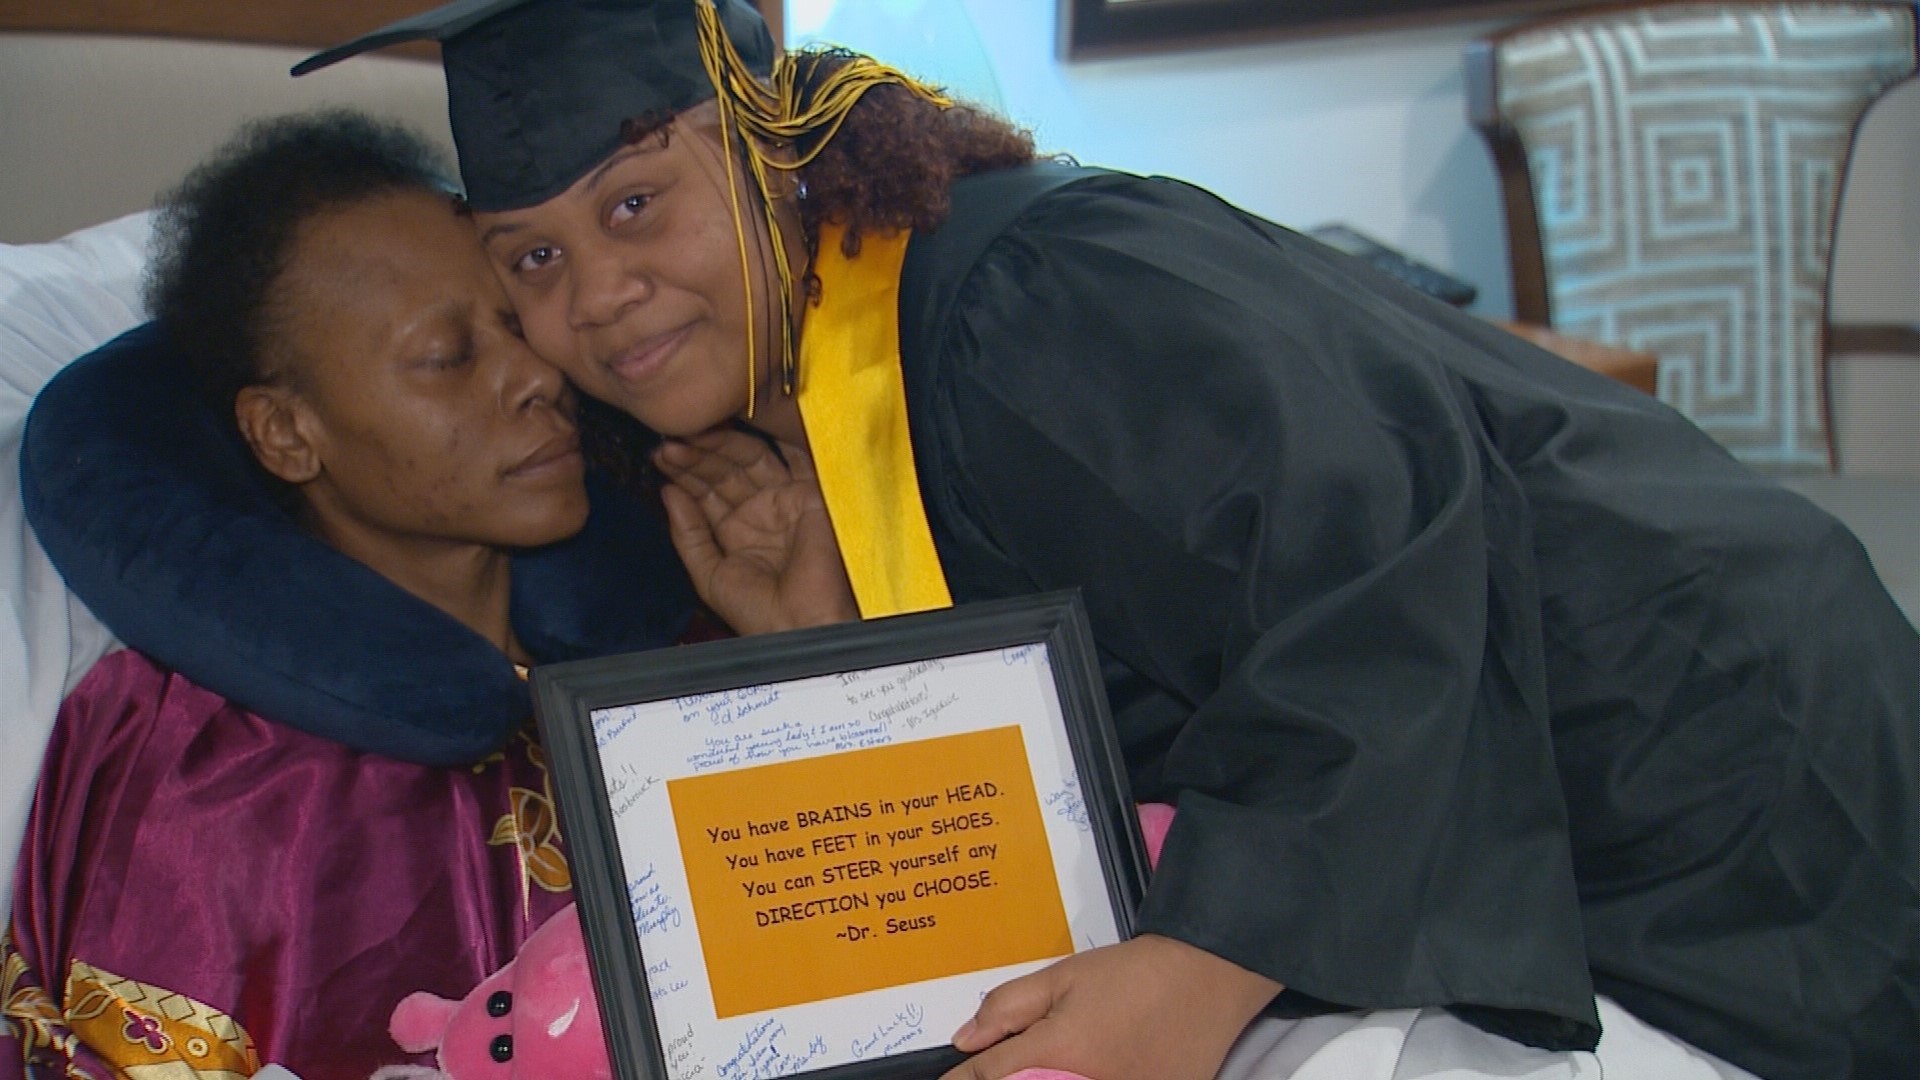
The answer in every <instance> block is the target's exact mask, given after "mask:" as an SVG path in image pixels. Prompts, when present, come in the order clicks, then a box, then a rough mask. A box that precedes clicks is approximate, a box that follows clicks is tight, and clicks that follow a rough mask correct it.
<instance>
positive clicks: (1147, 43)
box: [1058, 0, 1593, 60]
mask: <svg viewBox="0 0 1920 1080" xmlns="http://www.w3.org/2000/svg"><path fill="white" fill-rule="evenodd" d="M1592 2H1593V0H1059V20H1058V21H1059V53H1060V55H1061V56H1062V57H1064V58H1066V59H1068V60H1090V59H1098V58H1100V57H1105V56H1113V55H1120V54H1125V53H1134V52H1143V51H1154V50H1164V49H1171V48H1193V47H1197V46H1205V45H1230V44H1239V43H1243V42H1247V41H1260V40H1271V39H1276V38H1281V37H1288V36H1303V35H1307V34H1315V33H1319V34H1324V33H1333V32H1339V31H1346V30H1356V29H1361V28H1367V29H1382V28H1387V27H1392V26H1412V25H1423V24H1431V23H1436V22H1441V21H1444V20H1449V19H1465V18H1479V17H1488V16H1496V15H1510V14H1516V15H1517V14H1523V13H1532V12H1541V11H1550V10H1555V9H1560V8H1569V7H1577V6H1579V5H1581V4H1583V3H1592Z"/></svg>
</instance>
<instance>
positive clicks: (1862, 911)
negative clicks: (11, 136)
mask: <svg viewBox="0 0 1920 1080" xmlns="http://www.w3.org/2000/svg"><path fill="white" fill-rule="evenodd" d="M423 37H429V38H435V39H438V40H440V41H441V42H442V44H443V58H444V63H445V65H446V70H447V80H448V89H449V99H450V112H451V118H452V122H453V131H454V136H455V140H456V142H457V144H458V148H459V153H460V162H461V169H462V174H463V178H464V180H465V183H466V185H467V188H468V192H467V194H468V197H469V199H470V200H471V203H472V206H473V208H474V210H475V218H476V223H477V225H478V227H479V229H480V230H481V236H482V238H483V241H484V244H485V246H486V249H487V251H488V252H489V253H490V255H491V258H492V260H493V263H494V265H495V267H496V269H497V271H498V272H499V273H500V275H501V277H502V279H503V280H504V281H505V282H506V289H507V294H508V296H509V297H510V298H511V300H512V302H513V305H514V308H515V310H516V311H517V312H518V313H519V316H520V320H521V324H522V325H523V327H524V328H525V332H526V336H527V340H528V342H529V343H530V344H531V345H532V346H533V347H534V348H535V349H536V350H538V351H539V352H540V353H541V354H542V355H544V356H546V357H548V358H549V359H551V360H552V361H554V362H555V363H556V364H558V365H559V366H561V367H562V368H563V369H564V370H565V371H566V372H567V373H568V375H569V376H570V377H571V378H572V380H573V381H574V383H575V384H576V385H577V386H578V387H579V388H580V389H582V390H583V391H585V392H586V393H588V394H591V395H593V396H594V397H597V398H599V399H601V400H602V401H605V402H608V403H610V404H612V405H614V406H616V407H618V408H619V409H620V410H623V411H624V412H626V413H628V414H630V415H631V416H632V417H634V418H636V419H638V420H639V421H641V422H642V423H643V424H645V425H646V426H647V427H649V428H651V429H652V430H653V431H655V432H658V433H659V434H661V435H664V436H668V437H670V439H671V441H669V442H668V443H667V444H666V445H665V446H664V447H663V448H662V449H661V450H660V451H659V453H658V456H657V461H658V464H659V465H660V467H661V468H662V469H663V471H664V472H665V474H666V475H667V477H668V478H669V479H670V480H671V481H672V484H671V485H670V487H669V489H668V491H667V496H668V502H669V508H670V510H671V511H672V512H673V514H674V517H675V524H676V527H677V528H678V529H679V531H680V533H681V537H680V540H681V543H680V547H681V551H682V554H683V556H684V557H685V558H686V560H687V562H688V565H689V567H690V569H691V570H692V571H693V574H694V578H695V582H696V586H697V587H701V588H703V590H704V595H705V596H706V597H707V598H708V600H709V601H710V602H711V603H713V604H714V606H715V607H716V608H718V609H719V610H721V611H722V612H723V614H726V615H727V616H728V617H729V618H730V619H732V620H733V621H735V622H736V625H738V626H740V627H741V628H743V629H769V628H777V627H779V626H782V625H790V624H792V623H794V622H804V621H811V620H815V619H818V618H831V617H835V616H837V615H839V614H848V615H850V614H852V612H851V611H850V610H846V607H847V605H846V596H847V592H846V590H847V588H848V587H849V586H850V589H851V596H852V598H853V600H854V601H856V602H857V607H858V614H859V615H860V616H861V617H865V618H873V617H877V616H883V615H888V614H892V613H896V612H903V611H913V610H922V609H928V608H935V607H940V606H944V605H947V604H950V603H965V602H968V601H973V600H980V599H986V598H993V597H1005V596H1010V595H1016V594H1023V593H1028V592H1032V591H1036V590H1043V589H1059V588H1070V587H1077V588H1080V589H1081V590H1083V592H1084V597H1085V601H1086V605H1087V609H1088V612H1089V615H1090V618H1091V622H1092V626H1093V631H1094V636H1095V639H1096V641H1097V643H1098V645H1099V647H1100V649H1101V652H1102V659H1103V664H1104V672H1105V677H1106V688H1107V692H1108V695H1109V697H1110V700H1111V704H1112V711H1113V716H1114V722H1115V725H1116V727H1117V729H1118V733H1119V737H1120V739H1121V741H1122V744H1123V746H1124V750H1125V754H1126V759H1127V764H1128V767H1129V770H1130V773H1131V780H1132V784H1133V794H1134V796H1135V797H1136V798H1138V799H1140V800H1142V801H1147V800H1157V801H1167V802H1172V803H1176V804H1177V805H1178V808H1179V813H1178V816H1177V818H1176V819H1175V821H1174V823H1173V826H1172V830H1171V832H1170V834H1169V835H1168V837H1167V840H1166V844H1165V848H1164V850H1163V854H1162V858H1161V862H1160V864H1159V867H1158V870H1157V872H1156V874H1155V876H1154V879H1153V882H1152V885H1151V887H1150V889H1149V891H1148V894H1147V897H1146V900H1145V903H1144V906H1143V909H1142V910H1141V912H1140V913H1139V921H1140V925H1141V927H1142V928H1143V929H1144V931H1145V933H1144V934H1143V935H1142V936H1140V937H1138V938H1137V939H1135V940H1132V941H1129V942H1126V943H1122V944H1120V945H1116V946H1112V947H1109V948H1104V949H1099V950H1094V951H1092V952H1088V953H1083V954H1080V955H1078V956H1075V957H1072V958H1070V959H1067V960H1064V961H1062V962H1060V963H1058V964H1056V965H1054V966H1052V967H1050V968H1048V969H1046V970H1044V971H1041V972H1039V973H1037V974H1034V975H1031V976H1028V977H1025V978H1023V979H1020V980H1018V981H1017V982H1015V983H1012V984H1009V985H1008V986H1006V987H1004V988H1002V989H1001V990H999V991H997V992H995V993H993V994H991V995H989V996H988V997H987V998H986V999H985V1001H984V1002H983V1004H982V1006H981V1009H980V1011H979V1014H978V1015H977V1017H976V1018H975V1019H974V1020H973V1021H972V1022H970V1023H968V1024H967V1025H966V1026H965V1027H963V1028H962V1029H961V1030H960V1031H959V1032H957V1033H956V1034H955V1035H954V1043H955V1045H956V1046H958V1047H959V1048H961V1049H962V1050H965V1051H968V1052H977V1053H975V1056H974V1057H973V1058H972V1059H971V1060H970V1061H969V1062H968V1063H967V1064H966V1065H965V1066H962V1067H961V1068H960V1069H959V1070H957V1071H956V1073H955V1074H953V1075H954V1076H955V1077H966V1078H977V1080H988V1078H997V1077H1001V1076H1005V1075H1008V1074H1009V1073H1012V1072H1014V1071H1016V1070H1018V1069H1021V1068H1024V1067H1028V1066H1050V1067H1056V1068H1066V1069H1072V1070H1075V1071H1078V1072H1080V1073H1084V1074H1086V1075H1088V1076H1091V1077H1094V1078H1096V1080H1135V1078H1140V1080H1149V1078H1151V1080H1167V1078H1201V1077H1208V1076H1212V1075H1214V1074H1215V1072H1216V1070H1218V1069H1219V1068H1220V1066H1221V1063H1222V1060H1223V1058H1225V1057H1226V1055H1227V1053H1228V1050H1229V1048H1230V1047H1231V1046H1232V1045H1233V1044H1234V1042H1235V1040H1236V1038H1237V1037H1238V1036H1240V1034H1241V1033H1242V1031H1243V1029H1245V1028H1247V1026H1248V1024H1249V1022H1251V1021H1254V1020H1255V1019H1256V1018H1257V1017H1259V1016H1261V1015H1262V1014H1263V1013H1264V1014H1266V1015H1267V1016H1268V1017H1283V1018H1284V1017H1302V1016H1308V1015H1315V1014H1327V1013H1340V1012H1351V1011H1354V1010H1369V1009H1375V1010H1377V1009H1413V1008H1427V1009H1441V1008H1444V1009H1445V1010H1447V1011H1448V1012H1449V1013H1450V1014H1451V1017H1452V1018H1453V1019H1454V1020H1455V1021H1456V1022H1457V1021H1459V1020H1464V1021H1465V1022H1466V1023H1467V1024H1470V1025H1472V1028H1468V1027H1466V1026H1465V1025H1459V1027H1460V1030H1461V1031H1465V1032H1468V1033H1469V1034H1471V1035H1473V1036H1475V1037H1482V1038H1486V1037H1489V1036H1486V1035H1484V1034H1483V1033H1493V1034H1494V1035H1497V1036H1501V1037H1505V1038H1510V1039H1513V1040H1518V1041H1519V1042H1522V1043H1525V1044H1529V1045H1531V1046H1534V1047H1540V1048H1546V1049H1550V1050H1555V1051H1582V1050H1587V1049H1591V1048H1592V1047H1594V1045H1595V1043H1596V1041H1597V1040H1598V1039H1599V1037H1600V1034H1601V1031H1600V1028H1601V1022H1600V1019H1599V1015H1600V1014H1599V1012H1597V1011H1596V993H1598V994H1601V995H1605V996H1606V997H1607V998H1609V999H1612V1000H1613V1001H1617V1002H1618V1003H1620V1004H1621V1005H1624V1006H1625V1007H1626V1009H1628V1010H1630V1011H1631V1013H1632V1014H1634V1015H1636V1016H1638V1017H1639V1018H1642V1019H1644V1020H1646V1021H1649V1022H1651V1023H1652V1024H1654V1025H1657V1026H1658V1027H1659V1028H1662V1029H1664V1030H1665V1031H1667V1032H1671V1033H1673V1034H1674V1035H1677V1036H1679V1037H1680V1038H1682V1039H1684V1040H1687V1041H1688V1042H1690V1043H1692V1044H1693V1045H1695V1046H1697V1047H1700V1048H1702V1049H1704V1050H1706V1051H1709V1052H1710V1053H1712V1054H1714V1055H1718V1056H1719V1057H1720V1058H1722V1059H1725V1060H1726V1061H1728V1062H1732V1063H1734V1064H1736V1065H1738V1066H1741V1067H1743V1068H1745V1069H1747V1070H1751V1071H1752V1072H1754V1073H1757V1074H1759V1075H1761V1076H1763V1077H1767V1078H1770V1080H1792V1078H1812V1077H1829V1078H1830V1077H1849V1076H1852V1077H1880V1076H1893V1075H1896V1074H1899V1073H1901V1071H1902V1070H1906V1069H1910V1067H1911V1065H1910V1063H1911V1062H1912V1061H1913V1060H1915V1059H1916V1058H1915V1055H1916V1053H1920V1035H1916V1032H1920V826H1916V824H1915V822H1916V820H1920V816H1917V815H1916V805H1917V804H1916V801H1915V798H1916V782H1917V781H1920V640H1917V639H1916V636H1915V633H1914V630H1913V628H1912V627H1911V626H1909V625H1908V624H1907V623H1906V621H1905V620H1904V619H1903V618H1902V617H1901V615H1900V614H1899V612H1898V611H1897V609H1896V608H1895V606H1894V604H1893V603H1892V601H1891V600H1890V599H1889V598H1888V596H1887V594H1886V593H1885V591H1884V590H1883V589H1882V588H1881V586H1880V584H1879V583H1878V580H1877V579H1876V577H1875V576H1874V573H1873V571H1872V569H1871V567H1870V566H1869V564H1868V562H1867V560H1866V557H1865V555H1864V553H1863V551H1862V549H1861V548H1860V546H1859V545H1858V543H1856V542H1855V541H1854V539H1853V538H1852V537H1851V536H1850V535H1849V534H1848V533H1847V532H1846V531H1845V530H1844V529H1843V528H1842V527H1841V526H1840V525H1838V524H1837V523H1836V522H1834V521H1833V520H1832V519H1830V518H1829V517H1827V516H1826V515H1825V514H1823V513H1821V512H1820V511H1818V510H1817V509H1815V508H1814V507H1812V506H1811V505H1809V504H1808V503H1806V502H1805V501H1803V500H1801V499H1799V498H1798V497H1796V496H1794V495H1792V494H1789V493H1787V492H1785V491H1783V490H1782V489H1780V488H1779V487H1778V486H1777V485H1775V484H1774V483H1772V482H1770V481H1769V480H1767V479H1765V478H1763V477H1760V476H1758V475H1755V474H1754V473H1752V472H1750V471H1749V470H1747V469H1746V468H1744V467H1742V466H1741V465H1739V464H1738V463H1736V462H1734V461H1733V460H1732V459H1731V458H1729V457H1728V456H1727V455H1726V454H1725V453H1723V452H1722V451H1721V450H1720V449H1719V448H1718V447H1717V446H1716V445H1715V444H1714V443H1713V442H1711V441H1710V440H1709V439H1708V438H1707V437H1706V436H1704V435H1703V434H1701V433H1700V432H1699V431H1698V430H1697V429H1695V428H1694V427H1692V426H1691V425H1690V424H1689V423H1688V422H1687V421H1686V420H1685V419H1684V418H1682V417H1680V416H1679V415H1677V414H1676V413H1674V412H1673V411H1671V410H1669V409H1668V408H1666V407H1664V406H1662V405H1661V404H1659V403H1658V402H1656V401H1654V400H1652V399H1650V398H1648V397H1645V396H1642V395H1640V394H1638V393H1636V392H1634V391H1632V390H1629V389H1627V388H1625V387H1622V386H1619V385H1616V384H1613V383H1611V382H1609V381H1607V380H1605V379H1603V378H1601V377H1599V376H1596V375H1593V374H1592V373H1589V372H1587V371H1584V370H1581V369H1578V368H1576V367H1573V366H1571V365H1569V364H1567V363H1565V362H1563V361H1561V360H1559V359H1557V358H1555V357H1553V356H1550V355H1548V354H1546V353H1544V352H1541V351H1539V350H1536V349H1535V348H1533V347H1531V346H1529V345H1527V344H1525V343H1522V342H1521V341H1519V340H1516V339H1514V338H1512V337H1510V336H1508V335H1506V334H1503V333H1502V332H1500V331H1498V330H1497V329H1494V328H1492V327H1490V326H1487V325H1485V324H1483V323H1482V322H1480V321H1479V320H1477V319H1475V318H1473V317H1472V316H1470V315H1467V314H1464V313H1460V312H1457V311H1454V310H1452V309H1450V308H1447V307H1444V306H1442V305H1439V304H1437V303H1433V302H1430V301H1428V300H1426V299H1425V298H1422V297H1420V296H1417V295H1415V294H1413V293H1411V292H1409V291H1407V290H1405V289H1403V288H1401V287H1399V286H1397V285H1395V284H1394V283H1392V282H1390V281H1387V280H1385V279H1384V278H1382V277H1381V276H1379V275H1376V274H1374V273H1372V272H1371V271H1370V270H1369V269H1368V268H1367V267H1365V266H1363V265H1361V264H1359V263H1358V262H1356V261H1354V260H1351V259H1349V258H1346V257H1344V256H1341V255H1338V254H1335V253H1333V252H1330V251H1328V250H1326V249H1324V248H1322V247H1320V246H1318V245H1316V244H1314V243H1313V242H1311V241H1309V240H1306V239H1303V238H1301V237H1300V236H1298V235H1295V234H1294V233H1292V232H1289V231H1287V230H1286V229H1283V228H1280V227H1278V226H1276V225H1273V224H1271V223H1269V222H1266V221H1263V220H1260V219H1258V218H1256V217H1253V216H1251V215H1248V214H1246V213H1243V212H1240V211H1238V210H1236V209H1234V208H1233V207H1231V206H1228V205H1226V204H1224V203H1222V202H1221V201H1219V200H1218V199H1216V198H1214V197H1212V196H1210V195H1208V194H1207V193H1206V192H1204V191H1200V190H1197V189H1195V188H1193V187H1190V186H1187V185H1184V184H1181V183H1177V182H1174V181H1170V180H1164V179H1144V178H1139V177H1134V176H1129V175H1124V174H1119V173H1113V172H1104V171H1100V170H1093V169H1079V168H1074V167H1070V166H1066V165H1062V164H1058V163H1051V162H1036V161H1035V155H1034V154H1033V151H1032V148H1031V145H1030V143H1029V142H1028V140H1027V139H1026V138H1025V137H1024V136H1022V135H1021V134H1020V133H1018V132H1017V131H1015V130H1013V129H1011V128H1010V127H1008V126H1007V125H1006V124H1005V123H1003V122H1001V121H999V120H998V119H996V118H993V117H991V116H987V115H985V114H982V113H981V112H978V111H976V110H974V109H970V108H967V107H965V106H961V105H955V104H953V103H950V102H948V101H947V100H945V99H944V98H942V97H940V96H939V95H938V94H937V93H935V92H933V91H931V90H929V89H927V88H925V87H922V86H919V85H917V84H915V83H913V82H912V81H910V80H908V79H906V78H905V77H903V76H901V75H899V74H898V73H896V72H893V71H891V70H889V69H887V68H885V67H883V66H881V65H878V64H876V63H875V62H874V61H872V60H870V59H869V58H866V57H862V56H857V55H847V54H838V53H814V54H801V55H798V56H792V55H789V56H776V51H775V49H774V48H773V45H772V43H771V41H770V40H769V37H768V34H767V32H766V30H765V27H764V26H763V25H762V24H761V22H760V20H759V19H758V17H757V16H756V15H755V14H754V13H753V12H752V11H751V10H749V9H748V8H747V7H746V6H745V4H743V3H742V2H741V0H492V2H479V3H476V2H466V3H459V4H454V5H451V6H449V7H446V8H442V9H439V10H437V11H434V12H429V13H427V14H425V15H423V16H419V17H417V18H415V19H412V20H408V21H407V22H404V23H400V24H396V25H395V26H393V27H389V28H387V29H386V30H384V31H380V32H377V33H375V34H372V35H370V36H368V37H367V38H363V39H361V40H359V41H356V42H354V43H351V44H348V45H345V46H342V47H340V48H338V49H335V50H331V51H329V52H327V53H323V54H321V55H320V56H318V57H315V58H314V59H313V60H311V61H309V62H308V63H307V64H306V65H304V68H305V69H308V70H310V69H311V68H314V67H318V66H322V65H324V64H327V63H331V62H334V61H336V60H338V59H341V58H343V57H345V56H348V55H352V54H354V53H356V52H360V51H364V50H365V49H368V48H374V47H377V46H380V45H383V44H387V43H390V42H394V41H399V40H407V39H411V38H423ZM741 426H746V427H751V428H753V429H755V430H756V431H757V432H758V433H759V434H760V435H762V436H764V437H765V438H767V439H769V440H771V441H773V442H774V443H776V444H777V445H778V447H779V448H780V453H781V458H775V457H773V456H771V455H769V454H767V453H766V452H765V451H764V449H763V444H762V443H761V442H760V441H758V440H757V439H755V438H754V437H752V436H750V435H747V434H743V433H742V432H741V431H740V430H739V428H740V427H741ZM782 459H784V464H783V463H782ZM815 473H817V488H816V486H815V481H814V475H815ZM835 547H837V552H838V556H839V558H838V559H824V558H823V557H822V554H823V552H827V553H830V552H832V551H833V549H834V548H835ZM823 565H824V566H825V567H826V569H823ZM842 569H844V575H845V581H844V582H843V581H842V580H841V575H840V571H841V570H842ZM1273 1022H1278V1021H1274V1020H1263V1021H1261V1023H1273ZM1621 1026H1623V1027H1624V1026H1625V1025H1624V1023H1623V1024H1622V1025H1621ZM1475 1029H1477V1030H1475ZM1601 1060H1602V1062H1603V1063H1604V1062H1605V1061H1606V1048H1605V1045H1603V1046H1602V1051H1601ZM1619 1074H1620V1075H1626V1074H1627V1073H1625V1072H1621V1073H1619ZM1635 1075H1646V1074H1645V1073H1640V1074H1635ZM1662 1075H1665V1074H1662Z"/></svg>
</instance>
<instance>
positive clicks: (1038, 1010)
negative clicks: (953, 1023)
mask: <svg viewBox="0 0 1920 1080" xmlns="http://www.w3.org/2000/svg"><path fill="white" fill-rule="evenodd" d="M1053 996H1054V986H1053V979H1052V978H1051V976H1050V975H1049V973H1048V971H1046V970H1042V971H1036V972H1034V973H1033V974H1031V975H1023V976H1021V977H1020V978H1018V979H1015V980H1013V981H1012V982H1008V983H1002V984H1000V985H999V986H998V987H995V988H994V990H993V991H992V992H991V993H989V994H988V995H987V996H986V997H984V998H982V999H981V1000H980V1008H979V1009H977V1010H975V1012H974V1014H973V1019H971V1020H969V1021H967V1022H966V1023H964V1024H962V1025H960V1030H959V1031H956V1032H954V1033H953V1046H954V1049H956V1050H960V1051H963V1052H965V1053H969V1054H971V1053H974V1052H975V1051H978V1050H983V1049H985V1048H987V1047H989V1046H992V1045H993V1044H994V1043H997V1042H999V1041H1000V1040H1001V1039H1004V1038H1006V1037H1007V1036H1009V1035H1012V1034H1014V1033H1015V1032H1018V1031H1025V1030H1026V1029H1028V1028H1030V1027H1032V1026H1033V1025H1034V1024H1035V1023H1036V1022H1037V1021H1039V1020H1040V1019H1041V1018H1042V1017H1044V1016H1046V1015H1047V1011H1048V1010H1049V1009H1051V1008H1052V1007H1053Z"/></svg>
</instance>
